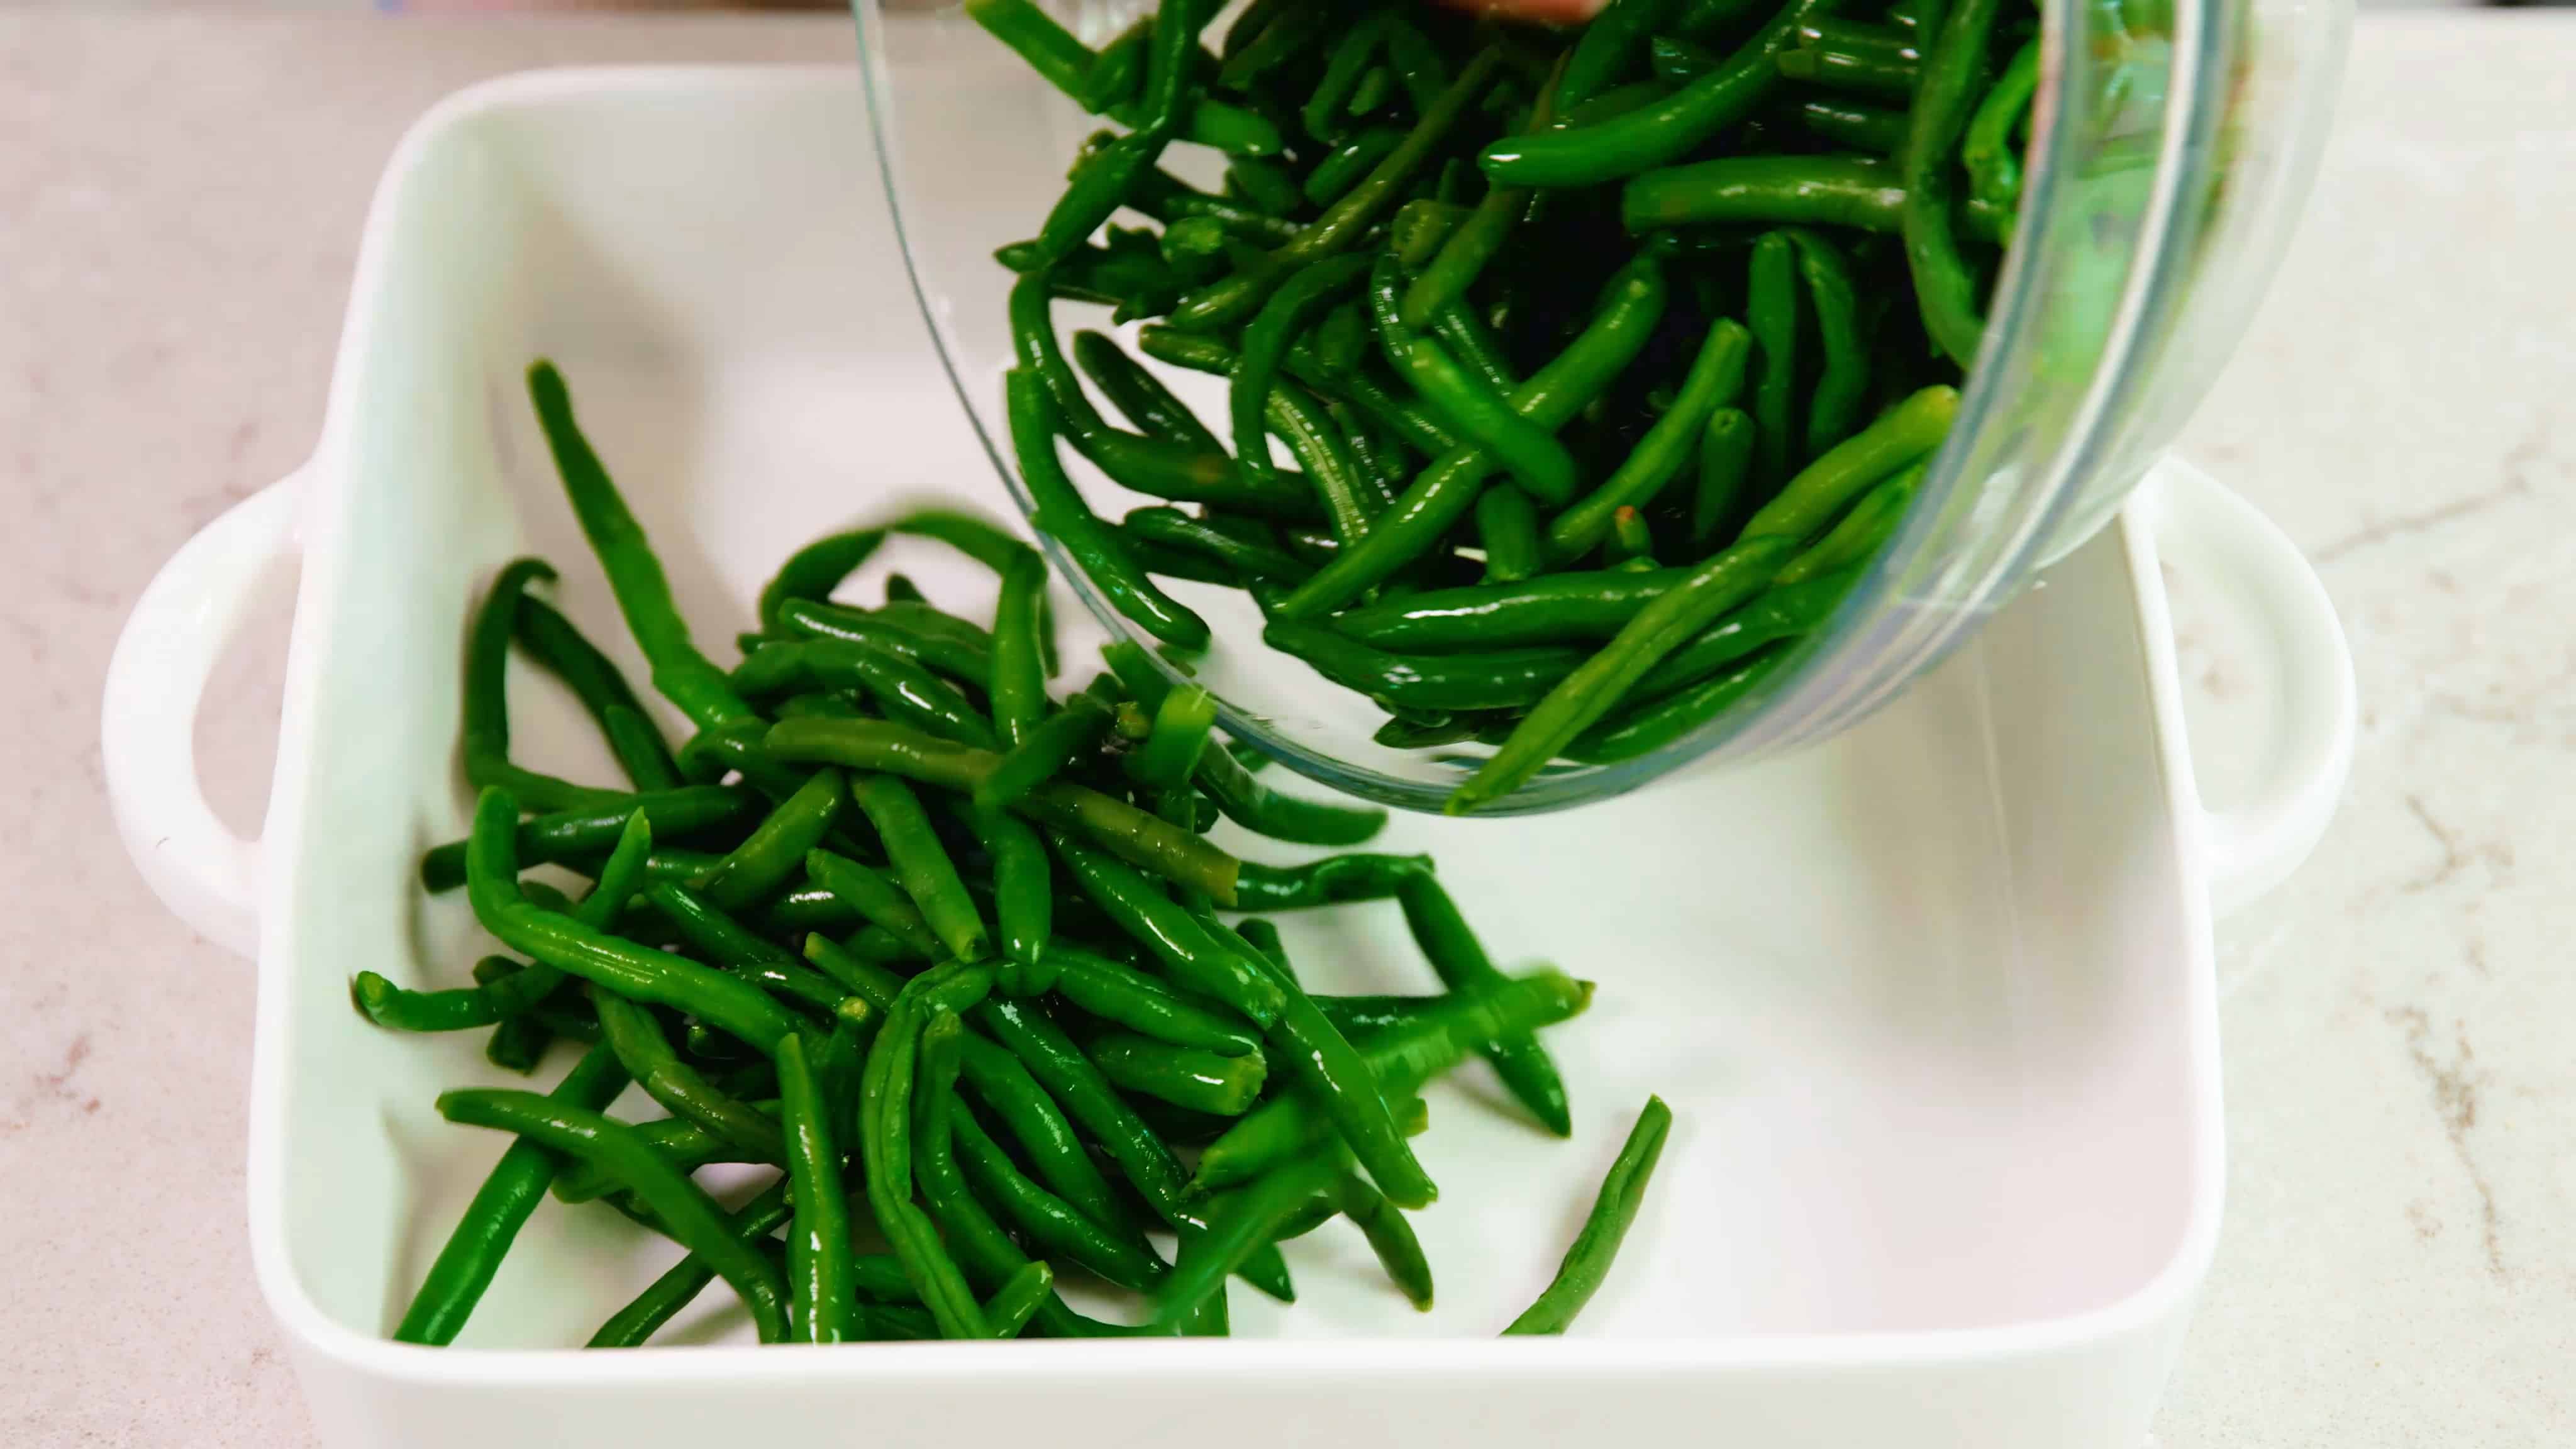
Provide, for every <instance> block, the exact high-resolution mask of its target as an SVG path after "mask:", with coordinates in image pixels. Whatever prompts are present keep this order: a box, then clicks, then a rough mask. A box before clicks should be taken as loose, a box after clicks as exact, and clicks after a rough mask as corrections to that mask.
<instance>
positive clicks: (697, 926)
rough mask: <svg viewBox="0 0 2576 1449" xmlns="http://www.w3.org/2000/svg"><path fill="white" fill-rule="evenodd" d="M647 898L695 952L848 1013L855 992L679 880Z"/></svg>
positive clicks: (802, 999) (793, 995)
mask: <svg viewBox="0 0 2576 1449" xmlns="http://www.w3.org/2000/svg"><path fill="white" fill-rule="evenodd" d="M644 898H645V899H646V900H647V901H649V902H651V903H652V905H653V907H654V908H655V909H656V910H657V911H659V912H660V913H661V916H662V919H663V920H664V921H666V922H668V923H669V925H670V926H671V928H672V929H673V930H676V931H677V932H679V934H680V936H681V938H682V940H683V941H685V942H686V943H687V945H688V946H689V948H690V949H691V950H693V951H696V952H699V953H700V954H702V955H705V956H707V957H710V958H711V959H713V960H714V961H715V962H716V964H718V965H720V966H723V967H724V968H725V969H726V970H727V971H729V972H731V973H732V974H734V975H736V976H739V977H742V978H743V979H745V980H749V981H756V982H758V983H760V985H761V986H762V987H763V988H765V989H766V990H768V991H770V992H772V993H774V994H776V995H779V996H783V997H785V998H787V999H789V1000H791V1001H795V1002H798V1003H801V1004H802V1005H804V1006H806V1007H809V1008H811V1009H812V1010H814V1011H816V1012H818V1013H821V1014H823V1015H825V1016H831V1015H834V1014H840V1013H846V1012H847V1011H848V1010H849V1009H850V1002H849V999H848V998H849V995H850V993H849V992H847V991H845V990H843V989H841V987H840V986H838V985H837V984H835V983H834V982H833V981H831V980H830V978H828V977H825V976H823V975H821V974H819V973H816V972H812V971H808V970H806V969H805V968H804V967H802V966H799V965H797V964H796V960H795V958H794V957H793V956H791V955H789V954H788V953H787V952H786V950H785V949H784V948H782V947H780V946H778V945H777V944H776V943H774V942H771V941H769V940H767V939H765V938H763V937H761V936H759V935H757V934H755V933H754V932H753V931H752V930H751V929H750V928H749V927H747V926H745V925H743V924H742V923H741V922H740V921H737V920H735V919H734V918H733V917H731V916H729V915H727V914H725V913H724V911H722V910H721V909H719V908H718V907H717V906H716V905H715V903H714V902H712V901H709V900H708V899H706V898H705V897H704V896H701V895H699V894H698V893H696V892H695V891H692V890H690V889H689V888H688V887H686V886H684V885H681V884H680V883H679V882H677V881H657V882H655V883H654V885H653V886H652V887H651V888H650V889H648V890H647V891H645V893H644Z"/></svg>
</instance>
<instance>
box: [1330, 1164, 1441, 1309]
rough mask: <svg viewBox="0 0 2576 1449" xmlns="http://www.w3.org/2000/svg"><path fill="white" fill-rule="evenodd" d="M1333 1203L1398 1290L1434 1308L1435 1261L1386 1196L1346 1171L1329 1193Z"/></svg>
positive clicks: (1422, 1306) (1418, 1305) (1417, 1304)
mask: <svg viewBox="0 0 2576 1449" xmlns="http://www.w3.org/2000/svg"><path fill="white" fill-rule="evenodd" d="M1329 1196H1330V1197H1331V1199H1332V1201H1333V1205H1334V1206H1335V1207H1337V1208H1339V1209H1340V1211H1341V1213H1342V1215H1343V1216H1345V1217H1347V1218H1349V1219H1350V1220H1351V1222H1352V1223H1353V1224H1354V1225H1356V1226H1357V1227H1358V1228H1359V1230H1360V1232H1361V1233H1362V1235H1364V1236H1365V1237H1367V1239H1368V1244H1369V1249H1370V1251H1372V1252H1374V1253H1376V1254H1377V1261H1378V1266H1379V1267H1381V1268H1384V1269H1385V1270H1386V1276H1387V1277H1388V1278H1390V1279H1393V1280H1394V1282H1395V1286H1396V1288H1397V1290H1398V1291H1400V1292H1402V1293H1403V1294H1404V1296H1405V1299H1406V1301H1408V1302H1410V1303H1411V1304H1412V1305H1413V1306H1414V1307H1415V1308H1416V1309H1418V1310H1420V1311H1421V1312H1424V1313H1428V1312H1430V1311H1431V1260H1430V1259H1429V1258H1428V1257H1425V1256H1424V1255H1423V1252H1422V1240H1421V1239H1420V1238H1417V1237H1415V1236H1414V1235H1413V1224H1411V1223H1409V1222H1407V1221H1405V1217H1404V1214H1403V1213H1402V1212H1401V1211H1399V1210H1398V1209H1397V1208H1396V1206H1395V1204H1393V1203H1391V1202H1388V1201H1387V1200H1386V1195H1385V1194H1383V1193H1381V1192H1379V1191H1378V1190H1377V1189H1376V1188H1374V1187H1371V1186H1370V1185H1369V1183H1368V1180H1367V1179H1366V1178H1363V1177H1361V1176H1360V1175H1359V1174H1358V1173H1355V1172H1344V1173H1343V1174H1342V1175H1341V1176H1340V1177H1339V1178H1338V1179H1336V1180H1335V1181H1334V1184H1333V1186H1332V1188H1331V1190H1330V1192H1329Z"/></svg>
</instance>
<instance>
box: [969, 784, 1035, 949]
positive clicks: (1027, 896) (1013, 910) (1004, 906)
mask: <svg viewBox="0 0 2576 1449" xmlns="http://www.w3.org/2000/svg"><path fill="white" fill-rule="evenodd" d="M951 804H952V813H953V814H954V815H955V816H956V818H957V819H958V820H959V821H960V822H961V823H963V824H964V825H965V826H966V828H967V829H968V830H969V831H970V832H972V833H973V834H974V836H975V838H976V839H977V840H978V841H980V842H981V843H982V844H983V847H984V854H985V855H986V856H987V857H988V858H990V860H991V861H992V867H993V916H994V924H995V926H996V927H998V928H999V930H1000V932H1001V937H1002V960H1003V962H1004V963H1005V964H1004V966H1003V968H1002V969H1003V971H1004V972H1005V973H1006V974H1007V973H1008V972H1009V971H1010V969H1011V968H1012V967H1013V966H1018V967H1023V968H1025V967H1029V966H1034V965H1036V964H1037V962H1038V959H1039V957H1040V956H1042V955H1043V954H1045V952H1046V948H1047V941H1048V939H1049V938H1050V937H1052V936H1053V935H1054V934H1055V868H1054V867H1053V866H1052V865H1050V864H1049V863H1048V861H1047V850H1046V842H1045V841H1043V840H1040V839H1039V838H1038V833H1037V831H1036V830H1035V829H1033V828H1031V827H1030V825H1029V823H1028V822H1027V821H1025V820H1022V819H1021V818H1020V817H1018V816H1016V815H1013V814H1011V813H1010V812H1009V811H1008V810H984V809H979V808H977V807H976V806H975V805H973V804H972V803H970V802H968V801H966V800H954V801H952V802H951Z"/></svg>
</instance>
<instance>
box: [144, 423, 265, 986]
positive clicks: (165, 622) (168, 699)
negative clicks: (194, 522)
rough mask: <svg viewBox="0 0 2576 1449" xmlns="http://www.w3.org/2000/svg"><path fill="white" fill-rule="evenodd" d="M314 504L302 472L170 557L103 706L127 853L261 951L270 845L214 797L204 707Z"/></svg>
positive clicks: (214, 931) (179, 899)
mask: <svg viewBox="0 0 2576 1449" xmlns="http://www.w3.org/2000/svg"><path fill="white" fill-rule="evenodd" d="M309 466H310V465H308V467H309ZM303 499H304V470H303V469H298V470H297V471H296V472H294V473H292V474H289V475H288V476H287V477H286V478H284V479H282V480H280V481H279V482H276V483H273V484H271V485H269V486H268V487H266V488H263V489H261V490H260V491H259V492H257V493H254V494H252V495H251V496H250V497H248V498H245V499H243V500H242V501H241V502H239V503H236V504H234V505H233V506H232V507H231V508H229V509H227V510H225V512H224V513H223V514H222V515H221V516H220V517H218V518H216V519H215V521H214V522H212V523H209V524H207V525H206V526H205V527H204V528H202V529H200V530H198V532H197V536H196V537H194V538H191V539H189V540H188V541H187V542H186V543H185V544H182V545H181V546H180V548H179V551H178V552H177V553H175V554H172V555H171V556H170V561H169V562H168V563H166V564H163V565H162V566H161V571H160V572H159V573H157V574H155V575H153V576H152V582H151V583H149V584H147V585H145V586H144V589H143V595H142V597H141V598H139V599H136V600H135V602H134V612H133V614H132V615H130V616H128V617H127V619H126V621H125V630H124V632H123V633H121V634H119V635H118V636H117V640H116V652H115V653H114V654H113V655H111V656H110V657H109V659H108V663H107V689H106V695H105V698H104V699H103V700H102V701H101V703H100V707H99V752H100V757H101V761H102V763H103V764H104V765H105V767H106V774H107V799H108V808H109V809H110V810H111V811H112V812H113V813H114V814H115V816H116V830H117V834H118V835H120V836H122V837H123V838H124V841H125V852H126V854H128V855H131V856H133V857H134V864H135V868H136V869H138V870H140V871H142V872H143V880H144V883H145V884H146V885H149V886H150V887H152V893H153V894H154V895H156V896H159V897H160V898H161V903H162V904H163V905H165V906H168V907H169V908H170V911H171V913H172V914H174V915H176V916H177V917H178V918H179V919H181V920H183V921H185V922H187V923H188V924H189V926H191V927H193V928H194V929H195V930H196V931H197V932H198V933H199V934H201V935H204V936H206V937H208V938H209V939H212V940H214V941H216V942H217V943H219V944H221V945H224V946H227V947H230V948H231V949H232V950H234V951H237V952H239V953H240V954H242V955H244V956H251V955H256V954H257V953H258V950H259V875H260V870H259V842H258V841H256V840H244V839H242V838H241V837H240V836H238V835H236V834H234V833H233V831H232V830H231V828H230V827H228V826H226V825H225V824H224V823H223V821H221V820H219V819H217V818H216V817H215V812H214V810H213V809H212V808H211V807H209V806H208V805H207V804H206V792H205V790H204V789H203V788H202V787H200V786H199V784H198V782H197V756H196V726H197V703H198V700H199V699H200V698H201V697H202V696H203V695H204V694H205V690H206V677H207V675H209V674H210V673H212V672H213V670H214V666H215V660H216V659H217V658H219V657H220V656H221V655H222V654H223V651H224V646H225V645H226V644H228V643H230V642H231V640H232V637H233V635H234V633H235V632H236V631H237V630H238V629H239V628H240V627H241V622H242V617H243V613H244V611H245V610H246V609H247V607H248V606H249V603H250V601H251V598H252V596H253V594H254V592H255V591H256V590H257V589H258V587H259V583H260V581H261V579H262V578H263V577H265V576H266V574H267V572H268V569H269V566H270V565H271V564H273V563H275V562H276V561H277V560H278V559H280V558H283V557H285V556H286V555H287V554H289V553H292V552H294V551H295V548H296V523H297V520H298V519H299V518H300V517H301V516H302V508H301V505H302V503H303Z"/></svg>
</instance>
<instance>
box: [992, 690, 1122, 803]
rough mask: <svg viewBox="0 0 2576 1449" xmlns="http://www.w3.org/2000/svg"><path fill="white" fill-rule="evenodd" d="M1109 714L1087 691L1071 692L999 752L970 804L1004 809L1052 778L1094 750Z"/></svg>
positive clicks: (1110, 714)
mask: <svg viewBox="0 0 2576 1449" xmlns="http://www.w3.org/2000/svg"><path fill="white" fill-rule="evenodd" d="M1114 718H1115V716H1114V715H1113V714H1112V713H1111V712H1110V710H1109V709H1108V707H1107V706H1104V705H1102V704H1101V703H1100V702H1099V701H1097V700H1094V699H1092V698H1090V697H1089V696H1087V695H1079V694H1077V695H1075V696H1073V697H1072V698H1071V699H1069V700H1067V701H1066V702H1065V707H1064V708H1063V709H1062V710H1061V711H1059V712H1057V713H1055V714H1052V715H1049V716H1047V717H1046V718H1045V719H1043V720H1041V721H1039V722H1038V723H1037V724H1036V725H1035V726H1034V727H1032V728H1031V729H1030V730H1029V732H1028V735H1027V737H1026V738H1025V739H1023V740H1021V741H1020V743H1018V744H1016V745H1013V746H1012V747H1011V749H1010V752H1009V753H1007V754H1005V755H1003V756H1002V757H1001V759H1000V761H999V763H997V764H996V765H995V766H994V768H993V770H992V771H991V773H990V774H988V775H987V776H986V777H985V778H984V779H983V780H981V781H979V782H977V784H976V785H975V787H974V792H975V794H974V799H975V807H976V808H977V809H979V810H1004V809H1009V808H1010V807H1012V806H1014V805H1016V804H1018V803H1019V802H1020V801H1021V800H1023V799H1025V798H1026V797H1027V796H1028V794H1029V792H1030V791H1032V790H1035V789H1037V788H1038V787H1039V786H1041V785H1044V784H1046V783H1047V782H1048V781H1050V780H1053V779H1054V778H1055V777H1056V776H1058V775H1061V774H1063V773H1064V772H1065V770H1067V769H1068V768H1070V767H1071V766H1072V765H1073V764H1074V763H1075V762H1076V761H1078V760H1081V759H1083V758H1085V757H1086V756H1088V755H1089V754H1090V753H1091V752H1092V751H1093V750H1094V749H1096V748H1097V747H1098V746H1099V744H1100V741H1101V738H1102V737H1103V736H1105V735H1107V734H1108V733H1109V726H1110V724H1111V722H1112V721H1113V720H1114Z"/></svg>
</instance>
